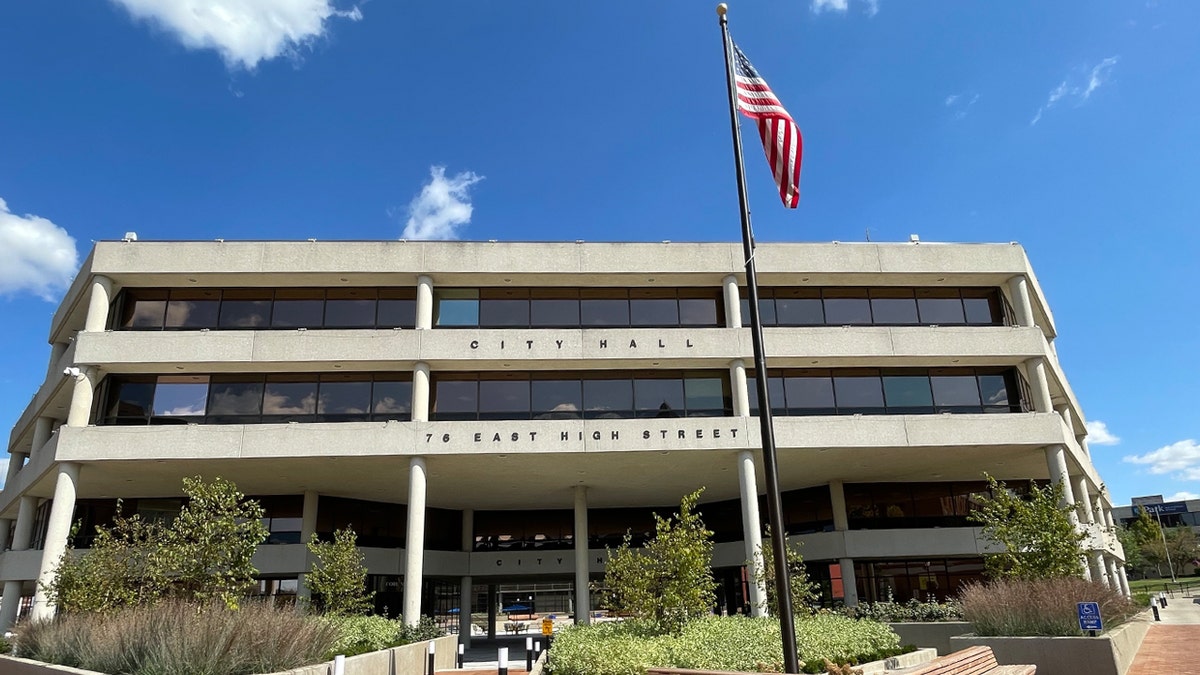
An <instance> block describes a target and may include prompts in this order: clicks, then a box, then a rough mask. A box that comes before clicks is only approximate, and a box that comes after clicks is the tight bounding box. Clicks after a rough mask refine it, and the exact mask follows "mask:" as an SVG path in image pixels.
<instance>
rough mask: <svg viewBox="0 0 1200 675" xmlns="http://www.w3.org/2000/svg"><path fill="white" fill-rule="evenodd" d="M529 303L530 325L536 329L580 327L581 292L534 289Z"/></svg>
mask: <svg viewBox="0 0 1200 675" xmlns="http://www.w3.org/2000/svg"><path fill="white" fill-rule="evenodd" d="M531 295H532V299H531V300H530V301H529V324H530V325H531V326H533V327H535V328H569V327H574V326H579V325H580V322H579V291H577V290H574V289H534V290H533V291H531Z"/></svg>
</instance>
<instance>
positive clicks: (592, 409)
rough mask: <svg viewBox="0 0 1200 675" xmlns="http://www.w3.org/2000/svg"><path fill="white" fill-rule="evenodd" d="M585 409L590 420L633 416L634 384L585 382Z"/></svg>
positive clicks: (623, 381) (619, 381)
mask: <svg viewBox="0 0 1200 675" xmlns="http://www.w3.org/2000/svg"><path fill="white" fill-rule="evenodd" d="M583 409H584V416H585V417H587V418H588V419H596V418H619V417H632V416H633V382H632V381H631V380H628V379H620V380H584V381H583Z"/></svg>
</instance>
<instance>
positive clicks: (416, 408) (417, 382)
mask: <svg viewBox="0 0 1200 675" xmlns="http://www.w3.org/2000/svg"><path fill="white" fill-rule="evenodd" d="M412 419H413V421H414V422H428V421H429V364H428V363H425V362H424V361H418V362H417V364H416V365H414V366H413V381H412Z"/></svg>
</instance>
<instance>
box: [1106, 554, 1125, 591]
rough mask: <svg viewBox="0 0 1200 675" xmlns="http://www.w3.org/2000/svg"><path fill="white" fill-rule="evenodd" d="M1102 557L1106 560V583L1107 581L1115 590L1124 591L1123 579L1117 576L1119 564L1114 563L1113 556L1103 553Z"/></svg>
mask: <svg viewBox="0 0 1200 675" xmlns="http://www.w3.org/2000/svg"><path fill="white" fill-rule="evenodd" d="M1101 557H1102V558H1103V560H1104V577H1105V583H1107V584H1108V587H1109V588H1111V589H1113V590H1114V591H1117V592H1118V593H1121V592H1123V591H1122V590H1121V579H1120V577H1118V576H1117V566H1116V565H1115V564H1114V563H1113V559H1112V556H1107V555H1104V554H1101Z"/></svg>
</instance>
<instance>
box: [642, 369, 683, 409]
mask: <svg viewBox="0 0 1200 675" xmlns="http://www.w3.org/2000/svg"><path fill="white" fill-rule="evenodd" d="M633 401H634V407H635V409H636V410H637V414H638V417H683V416H684V414H685V413H686V411H687V407H686V405H685V403H684V398H683V380H681V379H679V378H670V379H658V378H655V379H636V380H634V381H633Z"/></svg>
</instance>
